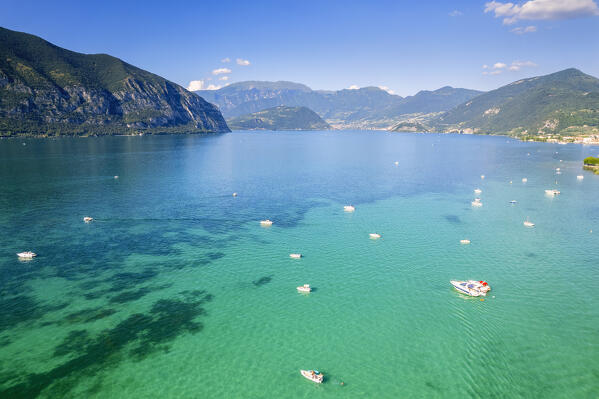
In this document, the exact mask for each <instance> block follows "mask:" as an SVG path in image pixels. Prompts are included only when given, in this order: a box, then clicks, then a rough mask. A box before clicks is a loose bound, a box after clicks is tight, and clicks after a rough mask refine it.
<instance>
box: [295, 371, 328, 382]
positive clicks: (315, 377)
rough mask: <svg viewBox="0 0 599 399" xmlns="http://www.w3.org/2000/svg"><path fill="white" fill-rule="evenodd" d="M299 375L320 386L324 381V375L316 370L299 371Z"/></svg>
mask: <svg viewBox="0 0 599 399" xmlns="http://www.w3.org/2000/svg"><path fill="white" fill-rule="evenodd" d="M300 373H301V375H303V376H304V377H306V378H307V379H309V380H310V381H312V382H315V383H317V384H321V383H322V380H323V379H324V374H322V373H321V372H319V371H318V370H300Z"/></svg>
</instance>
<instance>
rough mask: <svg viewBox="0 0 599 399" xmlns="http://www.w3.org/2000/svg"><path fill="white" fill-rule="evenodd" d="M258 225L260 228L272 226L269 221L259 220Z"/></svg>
mask: <svg viewBox="0 0 599 399" xmlns="http://www.w3.org/2000/svg"><path fill="white" fill-rule="evenodd" d="M260 225H261V226H272V220H270V219H266V220H261V221H260Z"/></svg>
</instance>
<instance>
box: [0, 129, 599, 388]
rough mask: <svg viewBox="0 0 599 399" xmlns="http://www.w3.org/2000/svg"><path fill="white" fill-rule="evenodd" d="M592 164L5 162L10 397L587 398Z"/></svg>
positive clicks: (250, 145) (247, 137) (229, 141)
mask: <svg viewBox="0 0 599 399" xmlns="http://www.w3.org/2000/svg"><path fill="white" fill-rule="evenodd" d="M23 143H25V144H26V145H23ZM598 153H599V148H597V147H594V148H593V147H583V146H580V145H565V146H562V145H553V144H541V143H521V142H517V141H513V140H510V139H506V138H505V137H478V136H456V135H418V134H391V133H385V132H342V133H339V132H304V133H269V132H251V133H249V132H234V133H230V134H225V135H219V136H178V137H174V136H154V137H152V136H146V137H108V138H85V139H59V140H3V141H0V184H1V191H0V240H1V242H2V246H1V251H0V397H36V396H39V397H44V398H51V397H52V398H54V397H61V398H69V397H72V398H75V397H88V398H114V397H128V398H148V397H156V398H158V397H160V398H184V397H185V398H191V397H204V398H208V397H214V398H216V397H227V398H237V397H238V398H248V397H251V398H271V397H281V398H283V397H284V398H294V397H298V398H301V397H312V398H320V397H322V398H333V397H344V398H363V397H373V398H375V397H376V398H397V397H422V398H424V397H426V398H435V397H438V398H441V397H443V398H446V397H482V396H486V397H497V398H506V397H521V398H548V397H556V398H573V397H580V398H585V397H588V398H595V397H597V396H599V298H598V296H597V289H599V263H598V259H599V239H598V238H597V235H598V234H599V201H597V198H599V176H595V175H593V174H591V173H588V172H583V171H582V170H581V160H582V159H583V158H584V157H585V156H588V155H597V154H598ZM395 161H398V162H399V166H396V165H395V164H394V162H395ZM557 167H559V168H561V171H562V174H561V175H556V174H555V168H557ZM481 174H484V175H485V179H481V177H480V175H481ZM580 174H583V175H584V176H585V178H584V180H582V181H578V180H577V179H576V176H577V175H580ZM115 175H118V176H119V177H118V179H115V178H114V176H115ZM523 177H527V178H528V182H527V183H522V182H521V179H522V178H523ZM510 181H512V183H511V184H510ZM556 182H557V185H556ZM477 187H479V188H481V189H482V190H483V191H482V193H481V194H480V195H479V196H480V197H481V199H482V202H483V207H481V208H473V207H471V205H470V201H472V199H473V198H474V197H475V194H474V193H473V190H474V188H477ZM554 187H557V188H558V189H559V190H561V192H562V194H561V195H559V196H557V197H555V198H550V197H547V196H546V195H545V194H544V190H545V189H548V188H554ZM233 192H237V193H238V194H239V195H238V196H237V197H233V196H232V195H231V194H232V193H233ZM512 199H515V200H517V201H518V203H517V204H516V205H510V204H509V201H510V200H512ZM349 203H352V204H354V205H355V206H356V211H355V213H344V212H343V205H345V204H349ZM83 216H92V217H94V219H95V220H94V222H92V223H89V224H85V223H83V221H82V218H83ZM527 217H529V218H530V220H531V221H533V222H534V223H535V224H536V226H535V227H534V228H526V227H524V226H523V225H522V222H523V221H524V220H525V219H526V218H527ZM265 218H270V219H271V220H273V221H274V224H273V226H272V227H270V228H263V227H261V226H260V224H259V220H261V219H265ZM591 230H594V231H595V232H594V233H593V232H591ZM372 232H378V233H380V234H381V235H382V238H381V239H379V240H371V239H369V236H368V234H369V233H372ZM464 238H467V239H470V240H471V242H472V243H471V244H470V245H460V239H464ZM23 250H32V251H34V252H36V253H38V257H37V258H35V259H34V260H32V261H29V262H23V261H19V260H18V259H17V257H16V255H15V253H16V252H20V251H23ZM292 252H300V253H302V254H303V255H304V257H303V258H302V259H299V260H295V259H290V258H289V253H292ZM453 278H457V279H465V278H474V279H485V280H487V281H489V283H490V285H491V286H492V291H491V293H490V295H489V296H488V297H487V298H486V299H485V301H480V300H479V299H477V298H468V297H464V296H462V295H460V294H458V293H457V292H455V291H454V290H452V289H451V287H450V286H449V280H450V279H453ZM304 283H309V284H311V285H312V286H313V287H314V288H315V290H314V292H312V293H311V294H309V295H302V294H298V293H297V292H296V289H295V287H296V286H298V285H301V284H304ZM300 368H317V369H319V370H321V371H322V372H323V373H325V375H326V380H325V383H324V384H322V385H316V384H313V383H311V382H310V381H308V380H305V379H303V378H302V377H301V376H300V375H299V369H300ZM341 383H343V385H342V384H341Z"/></svg>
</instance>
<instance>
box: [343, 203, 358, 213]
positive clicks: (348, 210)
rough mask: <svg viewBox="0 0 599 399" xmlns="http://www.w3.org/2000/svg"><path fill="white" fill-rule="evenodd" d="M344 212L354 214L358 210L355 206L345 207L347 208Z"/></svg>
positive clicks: (344, 208)
mask: <svg viewBox="0 0 599 399" xmlns="http://www.w3.org/2000/svg"><path fill="white" fill-rule="evenodd" d="M343 210H344V211H345V212H353V211H355V210H356V208H355V207H354V206H353V205H345V206H344V207H343Z"/></svg>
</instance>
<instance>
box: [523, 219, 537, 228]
mask: <svg viewBox="0 0 599 399" xmlns="http://www.w3.org/2000/svg"><path fill="white" fill-rule="evenodd" d="M523 224H524V226H526V227H535V224H534V223H533V222H531V221H530V220H528V218H527V219H526V220H525V221H524V223H523Z"/></svg>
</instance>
